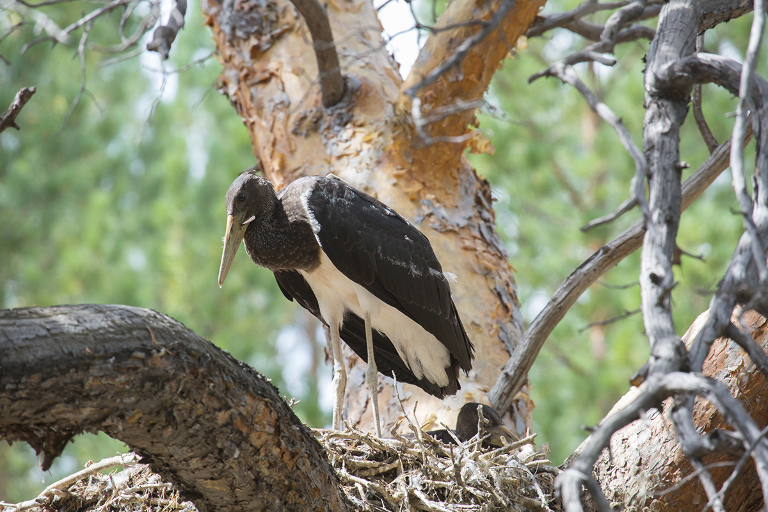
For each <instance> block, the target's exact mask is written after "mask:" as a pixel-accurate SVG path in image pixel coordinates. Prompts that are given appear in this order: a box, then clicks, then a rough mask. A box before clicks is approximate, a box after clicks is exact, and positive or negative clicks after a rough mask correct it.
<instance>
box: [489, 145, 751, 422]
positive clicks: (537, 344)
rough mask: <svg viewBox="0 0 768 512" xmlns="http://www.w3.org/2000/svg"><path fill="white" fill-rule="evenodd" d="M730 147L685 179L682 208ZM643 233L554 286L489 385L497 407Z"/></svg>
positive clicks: (638, 227)
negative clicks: (571, 313)
mask: <svg viewBox="0 0 768 512" xmlns="http://www.w3.org/2000/svg"><path fill="white" fill-rule="evenodd" d="M749 140H751V139H749V138H747V139H745V144H746V143H747V142H749ZM730 151H731V142H730V141H727V142H725V143H724V144H722V145H720V147H718V148H717V150H715V151H714V152H713V153H712V155H710V157H709V158H708V159H707V161H706V162H704V164H702V166H701V167H699V169H697V170H696V172H695V173H693V174H692V175H691V176H690V177H689V178H688V179H687V180H685V183H683V210H685V209H686V208H688V207H689V206H690V205H691V203H693V201H694V200H695V199H696V198H697V197H699V195H701V193H702V192H704V190H706V189H707V187H709V185H711V184H712V182H713V181H714V180H715V178H717V177H718V176H719V175H720V174H721V173H722V172H723V171H724V170H725V169H727V168H728V162H729V161H728V158H729V154H730ZM644 234H645V226H644V224H643V223H642V222H636V223H635V224H633V225H632V226H631V227H629V228H628V229H626V230H624V231H623V232H622V233H621V234H620V235H619V236H617V237H616V238H614V239H613V240H611V241H610V242H608V243H607V244H605V245H604V246H602V247H601V248H600V249H598V250H597V251H596V252H595V253H594V254H593V255H592V256H590V257H589V258H588V259H587V260H586V261H585V262H584V263H582V264H581V265H579V267H578V268H577V269H576V270H574V271H573V272H572V273H571V275H570V276H568V278H567V279H566V280H565V281H563V283H562V284H561V285H560V286H559V287H558V288H557V291H555V293H554V295H552V298H551V299H550V300H549V302H548V303H547V305H546V306H545V307H544V309H542V310H541V313H539V314H538V316H537V317H536V318H535V319H534V321H533V322H531V325H530V326H529V327H528V329H527V330H526V331H525V335H524V336H523V339H522V340H521V341H520V344H519V345H518V346H517V347H516V348H515V351H514V352H513V353H512V356H511V357H510V358H509V361H507V363H506V364H505V365H504V369H503V370H502V372H501V374H500V375H499V377H498V379H497V380H496V383H495V384H494V386H493V388H491V391H490V392H489V394H488V397H489V399H490V400H491V403H492V404H493V406H494V407H495V408H496V409H498V410H500V411H503V410H506V409H505V408H506V407H509V404H511V403H512V400H513V398H514V397H515V395H516V394H517V393H518V392H519V391H520V389H522V387H523V386H524V385H525V382H526V381H527V380H528V371H529V370H530V369H531V366H533V362H534V361H535V359H536V356H537V355H538V354H539V350H541V347H542V346H543V345H544V342H545V341H546V340H547V337H549V334H550V333H551V332H552V330H554V328H555V327H556V326H557V324H558V323H560V320H562V319H563V317H564V316H565V314H566V313H567V312H568V310H569V309H570V307H571V306H573V304H574V303H575V302H576V300H577V299H578V298H579V297H580V296H581V294H582V293H584V291H585V290H586V289H587V288H589V287H590V286H591V285H592V284H593V283H594V282H595V281H597V280H598V279H599V278H600V276H602V275H603V274H604V273H605V272H607V271H608V270H609V269H611V268H613V267H614V266H615V265H617V264H618V263H619V262H620V261H621V260H623V259H624V258H625V257H627V256H628V255H630V254H632V253H633V252H634V251H636V250H637V249H638V248H640V246H641V245H642V243H643V235H644Z"/></svg>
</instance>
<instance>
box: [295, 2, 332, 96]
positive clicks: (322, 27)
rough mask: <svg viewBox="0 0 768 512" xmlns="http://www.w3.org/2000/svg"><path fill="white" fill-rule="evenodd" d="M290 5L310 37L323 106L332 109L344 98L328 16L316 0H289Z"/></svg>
mask: <svg viewBox="0 0 768 512" xmlns="http://www.w3.org/2000/svg"><path fill="white" fill-rule="evenodd" d="M291 3H293V5H294V6H295V7H296V9H297V10H298V11H299V12H300V13H301V15H302V16H303V17H304V21H305V22H306V24H307V28H309V33H310V34H311V35H312V42H313V46H314V49H315V57H316V58H317V71H318V76H319V78H320V90H321V91H322V93H323V106H324V107H325V108H328V107H332V106H334V105H336V104H337V103H338V102H340V101H341V98H343V97H344V78H343V77H342V76H341V67H340V66H339V55H338V54H337V53H336V45H335V44H334V42H333V33H332V32H331V24H330V22H329V21H328V14H327V13H326V12H325V9H324V8H323V7H322V6H321V5H320V3H319V2H318V1H317V0H291Z"/></svg>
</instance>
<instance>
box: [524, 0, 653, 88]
mask: <svg viewBox="0 0 768 512" xmlns="http://www.w3.org/2000/svg"><path fill="white" fill-rule="evenodd" d="M646 4H647V0H635V1H633V2H632V3H629V4H627V5H625V6H624V7H622V8H621V9H619V10H617V11H616V12H614V13H613V14H611V16H610V17H609V18H608V21H606V22H605V25H604V26H603V27H602V31H601V33H600V40H599V41H598V42H596V43H593V44H591V45H589V46H587V47H586V48H584V49H583V50H579V51H578V52H574V53H572V54H570V55H568V56H567V57H565V58H564V59H562V60H561V61H558V62H555V63H553V64H552V65H550V68H552V67H553V66H555V65H562V64H565V65H568V66H573V65H574V64H578V63H580V62H590V61H597V62H600V63H602V64H605V65H606V66H613V65H614V64H615V63H616V61H615V59H613V58H608V57H603V56H602V54H603V53H613V50H614V48H615V47H616V44H617V43H618V42H619V41H618V34H619V31H620V30H621V29H622V28H624V27H625V26H627V25H628V24H629V23H631V22H633V21H636V20H638V19H641V17H642V16H644V15H646V13H645V10H646ZM652 9H654V10H655V9H656V7H655V6H653V7H652ZM650 12H653V10H652V11H650ZM649 14H650V13H649ZM638 37H639V36H638ZM550 68H548V69H545V70H544V71H540V72H539V73H536V74H535V75H533V76H531V78H530V79H529V80H528V81H529V82H533V81H534V80H536V79H538V78H541V77H542V76H550V75H553V72H552V71H551V70H550Z"/></svg>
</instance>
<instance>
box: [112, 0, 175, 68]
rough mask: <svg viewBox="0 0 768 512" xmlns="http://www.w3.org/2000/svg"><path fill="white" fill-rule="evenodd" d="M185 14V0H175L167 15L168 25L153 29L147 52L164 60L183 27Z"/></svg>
mask: <svg viewBox="0 0 768 512" xmlns="http://www.w3.org/2000/svg"><path fill="white" fill-rule="evenodd" d="M186 14H187V0H176V2H175V3H174V4H173V9H172V10H171V14H169V15H168V23H167V24H165V25H160V26H159V27H157V28H156V29H155V32H154V34H152V41H150V42H149V43H147V50H149V51H150V52H157V53H159V54H160V57H161V58H162V59H163V60H166V59H167V58H168V54H169V53H170V52H171V45H172V44H173V42H174V41H175V40H176V36H177V35H178V33H179V30H181V29H182V28H183V27H184V16H186ZM121 28H122V25H121Z"/></svg>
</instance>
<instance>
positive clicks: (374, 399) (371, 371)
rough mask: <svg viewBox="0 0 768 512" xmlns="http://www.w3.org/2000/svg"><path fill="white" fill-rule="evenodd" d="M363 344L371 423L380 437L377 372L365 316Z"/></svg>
mask: <svg viewBox="0 0 768 512" xmlns="http://www.w3.org/2000/svg"><path fill="white" fill-rule="evenodd" d="M365 342H366V344H367V345H368V370H366V372H365V381H366V382H367V383H368V389H369V390H370V391H371V403H372V404H373V422H374V423H376V435H377V436H379V437H381V422H380V421H379V393H378V390H379V372H378V370H376V360H375V359H374V357H373V333H372V332H371V315H370V314H369V313H366V315H365Z"/></svg>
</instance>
